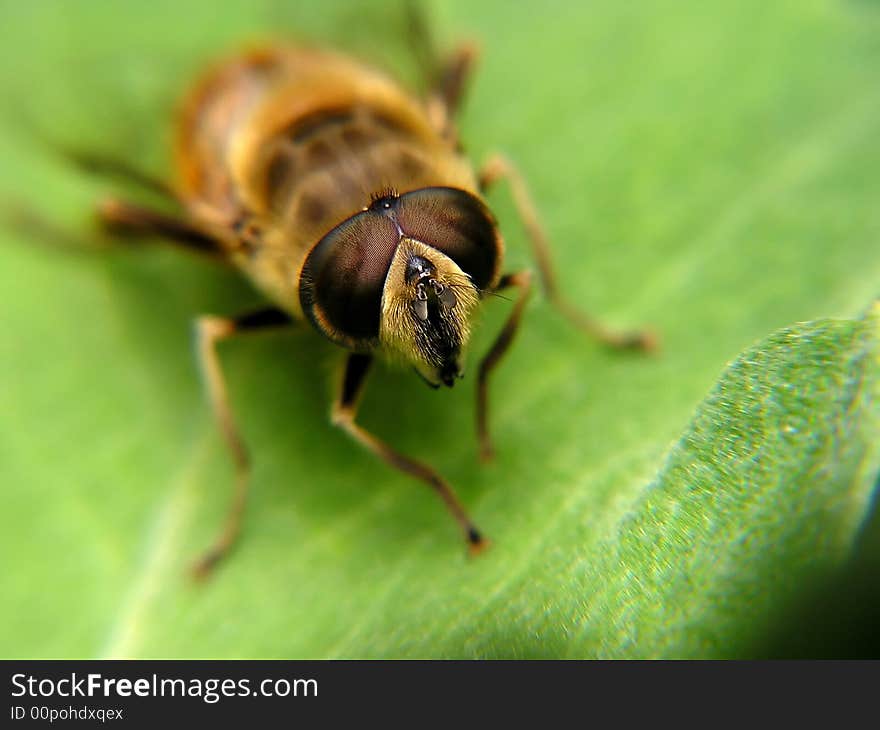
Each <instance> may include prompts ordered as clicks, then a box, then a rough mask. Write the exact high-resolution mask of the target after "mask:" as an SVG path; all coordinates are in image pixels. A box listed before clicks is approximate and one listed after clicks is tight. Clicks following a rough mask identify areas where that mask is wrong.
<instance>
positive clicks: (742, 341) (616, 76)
mask: <svg viewBox="0 0 880 730" xmlns="http://www.w3.org/2000/svg"><path fill="white" fill-rule="evenodd" d="M426 10H427V12H428V15H429V17H430V18H431V20H432V22H433V24H434V27H435V30H436V33H437V36H438V38H439V39H440V40H441V41H442V42H443V43H444V44H446V45H449V46H450V47H451V46H452V45H453V44H454V43H455V42H456V41H457V40H459V39H461V38H470V39H475V40H477V41H478V42H479V43H480V45H481V47H482V50H483V55H482V59H481V62H480V66H479V69H478V73H477V75H476V77H475V78H474V80H473V84H472V85H471V87H470V91H469V94H468V100H467V103H466V106H465V110H464V113H463V116H462V121H461V128H462V137H463V140H464V143H465V145H466V148H467V150H468V151H469V152H470V153H471V154H472V155H473V156H474V158H475V159H476V160H480V159H482V158H484V157H485V156H487V155H488V154H489V153H490V152H492V151H497V150H500V151H503V152H505V153H506V154H507V155H508V156H510V157H511V158H513V159H514V160H516V161H517V162H518V164H519V165H520V166H521V168H522V170H523V171H524V172H525V174H526V175H527V177H528V179H529V181H530V183H531V186H532V188H533V191H534V194H535V197H536V199H537V203H538V205H539V207H540V209H541V211H542V213H543V216H544V219H545V222H546V225H547V228H548V231H549V233H550V235H551V237H552V239H553V242H554V248H555V251H556V258H557V261H558V262H559V268H560V276H561V281H562V285H563V286H564V288H565V290H566V291H567V292H569V293H570V294H571V295H572V296H573V297H574V298H575V299H576V300H577V301H578V302H579V303H581V304H582V306H583V307H584V308H587V309H590V310H591V311H595V312H598V313H601V314H602V315H603V316H605V317H606V318H607V319H608V320H609V321H610V322H612V323H614V324H616V325H619V326H636V325H641V324H650V325H651V326H653V327H655V328H656V329H657V330H658V331H659V332H661V333H662V337H663V349H662V352H661V353H660V354H659V355H657V356H655V357H650V358H640V357H635V356H620V355H615V354H613V353H609V352H606V351H604V350H602V349H601V348H600V347H598V346H597V345H596V344H595V343H593V342H591V341H588V340H586V339H585V338H583V337H582V336H581V335H580V334H579V333H578V332H576V331H574V330H573V329H572V328H571V327H570V326H568V325H567V323H566V322H565V321H564V320H563V319H562V318H560V317H559V316H558V315H557V314H556V313H555V312H554V311H552V309H551V308H550V307H549V306H548V305H547V303H546V301H545V300H543V299H542V297H540V296H536V297H535V298H534V299H533V301H532V302H531V304H530V305H529V308H528V311H527V316H526V319H525V324H524V327H523V329H522V331H521V333H520V336H519V338H518V340H517V342H516V345H515V347H514V349H513V351H512V353H511V355H510V356H509V358H508V359H507V360H506V361H505V362H504V363H503V365H502V367H501V368H500V370H499V371H498V375H497V377H496V378H495V381H494V383H493V388H492V398H493V401H494V410H493V413H492V419H493V430H494V434H495V438H496V441H497V446H498V458H497V460H496V462H495V463H494V464H492V465H490V466H487V467H481V466H479V465H478V463H477V458H476V452H477V449H476V444H475V440H474V438H473V425H472V421H473V402H472V401H473V390H472V387H473V381H472V380H466V381H465V382H463V383H462V384H461V385H460V386H459V387H458V388H455V389H454V390H453V391H452V392H431V391H429V390H428V389H427V388H425V387H424V385H423V384H422V383H421V382H419V381H418V379H417V378H415V377H413V376H412V375H410V374H408V373H398V372H393V371H385V370H380V371H379V372H378V373H377V375H376V377H375V378H374V381H373V382H372V384H371V387H370V388H369V389H368V391H367V395H366V398H365V401H364V404H363V408H362V414H363V422H364V424H365V425H366V426H368V427H370V428H372V429H374V430H375V431H376V432H377V433H378V434H380V435H382V436H383V437H385V438H387V439H388V440H389V441H390V442H391V443H392V444H395V445H397V446H398V447H400V448H401V449H402V450H404V451H405V452H406V453H410V454H412V455H414V456H418V457H421V458H424V459H426V460H429V461H430V462H431V463H432V464H434V465H436V466H437V467H438V469H439V470H440V471H441V472H442V473H443V474H444V475H445V476H447V477H448V478H449V480H450V481H451V482H452V483H453V484H454V485H455V486H456V488H457V489H458V490H459V493H460V494H461V496H462V498H463V500H464V502H465V503H466V504H467V505H468V506H469V509H470V510H471V512H472V514H473V515H474V517H475V519H476V520H477V521H478V522H479V523H480V524H481V525H482V526H483V527H484V529H485V530H486V531H487V533H488V534H489V535H490V536H491V538H492V539H493V542H494V545H493V548H492V550H491V551H489V552H488V553H487V554H485V555H484V556H482V557H480V558H479V559H476V560H468V559H467V558H466V557H465V555H464V554H463V553H464V551H463V549H462V546H461V544H460V540H459V536H458V534H457V532H456V529H455V527H454V525H453V523H452V521H451V520H449V518H448V517H447V515H446V514H445V513H444V511H443V510H442V508H441V506H440V505H439V504H438V503H437V500H436V498H435V497H434V496H433V495H431V494H429V493H428V491H427V490H425V489H424V488H423V487H422V486H421V485H418V484H415V483H414V482H412V481H410V480H409V479H407V478H406V477H404V476H401V475H398V474H396V473H392V472H390V471H389V469H388V468H387V467H386V466H385V465H383V464H381V463H378V462H376V461H375V460H373V459H372V458H370V457H369V456H368V455H367V454H364V453H362V452H360V451H359V450H358V449H357V448H356V447H355V446H354V445H352V444H350V443H349V442H348V441H347V440H346V438H345V437H344V436H343V435H342V434H341V433H338V432H336V431H335V430H334V429H333V428H332V427H331V426H330V425H329V423H328V419H327V413H328V407H329V399H330V396H331V390H332V388H331V383H332V377H333V375H334V373H335V372H336V367H337V365H338V361H339V353H338V352H337V351H335V350H334V348H333V347H332V346H330V345H329V344H326V343H324V342H322V341H320V339H319V338H318V337H317V336H314V335H312V334H310V333H304V334H298V335H277V336H276V335H273V336H265V337H254V338H250V339H247V340H243V341H237V342H233V343H229V344H227V345H224V346H223V348H222V357H223V361H224V365H225V368H226V372H227V374H228V378H229V386H230V390H231V394H232V400H233V404H234V407H235V409H236V411H237V413H238V416H239V422H240V424H241V427H242V429H243V431H244V434H245V437H246V439H247V441H248V443H249V444H250V446H251V449H252V453H253V455H254V461H255V468H254V474H253V486H254V488H253V496H252V500H251V502H250V505H249V508H248V512H247V518H246V524H245V535H244V538H243V540H242V542H241V544H240V547H239V549H238V550H237V552H236V553H235V554H234V556H233V557H232V558H231V559H230V560H229V561H228V563H227V564H225V565H224V566H223V567H222V569H221V570H220V571H219V572H218V574H217V575H216V576H215V577H214V579H213V580H212V581H211V582H209V583H208V584H206V585H202V586H194V585H192V584H190V583H189V582H188V581H187V580H186V577H185V570H186V567H187V566H188V564H189V561H190V560H191V559H192V558H193V556H195V555H196V554H197V553H198V552H199V551H200V550H201V549H202V548H203V547H204V546H205V545H206V544H207V543H208V541H209V540H210V538H211V536H212V535H213V534H214V531H215V529H216V527H217V525H218V524H219V523H220V520H221V518H222V515H223V514H224V510H225V506H226V502H227V498H228V495H229V493H230V490H231V487H232V482H233V480H232V470H231V467H230V464H229V460H228V457H227V454H226V452H225V449H224V447H223V444H222V442H221V439H220V437H219V435H218V434H217V433H216V431H215V428H214V425H213V423H212V420H211V417H210V414H209V410H208V406H207V404H206V402H205V399H204V397H203V395H202V390H201V385H200V383H199V379H198V374H197V369H196V365H195V361H194V358H193V356H192V347H191V321H192V318H193V316H194V315H196V314H198V313H203V312H211V313H217V314H234V313H237V312H239V311H241V310H243V309H245V308H247V307H250V306H252V305H254V304H257V303H258V302H259V301H260V300H259V298H258V297H257V295H256V294H255V293H254V292H253V291H252V290H251V289H250V288H249V287H248V286H247V285H246V284H245V283H243V282H241V281H240V280H239V279H238V278H237V277H235V276H234V275H233V273H232V272H229V271H226V270H224V269H222V268H220V267H217V266H214V265H212V264H210V263H207V262H203V261H200V260H195V259H193V258H191V257H187V256H185V255H181V254H180V253H178V252H176V251H173V250H170V249H168V248H165V247H161V246H156V247H144V248H125V249H122V250H115V251H107V250H103V249H101V247H100V246H96V247H95V251H94V252H89V253H83V252H82V251H79V252H76V251H77V249H78V248H81V247H85V248H88V247H89V246H90V245H91V244H99V243H100V242H101V239H100V236H99V234H98V232H97V230H96V229H95V227H94V225H93V221H92V210H93V207H94V204H95V201H97V200H99V199H100V198H101V197H102V196H105V195H108V194H111V193H117V194H118V193H121V192H124V191H125V189H124V187H123V186H121V185H120V183H119V182H118V181H109V180H102V179H99V178H96V177H90V176H87V175H84V174H83V173H82V172H81V171H78V170H76V169H74V168H73V167H72V166H70V165H69V164H67V163H66V162H65V161H64V160H63V159H61V158H60V156H59V155H58V154H57V153H56V152H55V151H53V150H52V149H51V147H50V146H47V145H46V144H45V143H44V141H42V140H43V139H45V138H48V139H53V140H57V141H59V142H62V143H66V144H71V145H74V146H77V147H79V148H82V149H93V150H96V151H99V152H101V153H103V154H107V155H111V156H116V157H119V158H122V159H126V160H129V161H131V162H132V163H133V164H135V165H136V166H138V167H139V168H141V169H143V170H145V171H147V172H149V173H151V174H154V175H156V176H158V177H167V176H168V174H169V172H170V162H169V161H170V155H169V139H170V119H171V115H172V114H173V110H174V108H175V105H176V104H177V101H178V99H179V98H180V96H181V94H182V93H183V92H184V91H185V90H186V88H187V85H188V83H189V82H190V80H191V79H192V78H193V76H194V75H195V74H197V73H198V71H199V70H200V69H201V68H202V67H203V66H204V64H205V63H207V62H209V61H211V60H212V59H214V58H216V57H217V56H218V55H220V54H224V53H228V52H230V51H234V50H235V49H237V48H239V47H240V46H241V45H242V44H243V43H246V42H250V41H253V40H255V39H261V38H267V37H268V38H272V37H274V38H285V39H294V40H295V39H308V40H311V41H317V42H322V43H327V44H333V45H336V46H340V47H342V48H345V49H348V50H350V51H351V52H353V53H355V54H358V55H360V56H362V57H365V58H367V59H369V60H370V61H372V62H374V63H378V64H380V65H383V66H385V67H386V68H388V69H389V70H391V71H392V72H394V73H396V74H398V75H399V76H400V77H401V78H402V79H404V80H405V81H407V82H416V81H417V74H416V73H415V67H414V64H413V62H412V59H411V58H410V56H409V55H408V53H407V46H406V42H405V39H404V37H403V35H404V33H405V28H406V25H405V22H404V14H403V11H402V5H401V4H400V3H397V2H393V3H392V2H387V3H385V2H383V3H368V2H354V1H352V2H348V1H346V2H341V1H333V2H329V1H328V2H324V3H320V4H313V3H308V4H307V3H297V2H291V1H284V2H282V1H280V0H275V1H273V2H268V1H264V2H255V1H254V0H247V1H245V0H241V1H235V2H232V1H230V2H224V3H222V5H219V4H217V3H216V2H208V1H207V0H194V1H191V2H187V3H180V2H170V0H157V1H156V2H152V3H149V4H147V3H139V2H133V1H131V2H115V1H114V2H111V1H110V0H81V1H80V2H75V3H73V2H61V1H60V0H59V1H58V2H49V1H48V0H46V1H43V2H33V3H17V2H12V0H4V1H3V2H2V3H0V41H2V42H0V54H3V55H2V63H0V99H2V106H0V201H2V203H3V208H4V210H5V211H7V212H8V211H9V210H21V209H24V208H26V209H28V210H31V211H35V212H37V213H39V215H40V216H42V217H43V218H44V219H45V220H46V221H48V222H49V224H51V226H52V227H53V229H55V230H57V231H61V232H63V235H64V236H66V237H68V238H69V239H70V241H71V245H70V249H69V250H66V248H65V246H60V247H59V246H55V245H47V244H46V242H44V241H40V240H37V239H38V237H36V236H34V235H33V234H29V233H28V232H27V231H24V230H21V229H20V228H15V227H9V226H6V227H4V228H3V230H2V231H0V291H2V292H3V307H2V308H3V315H2V318H0V322H2V332H3V334H2V337H0V488H2V494H3V509H2V511H0V554H2V556H3V571H2V576H0V594H2V596H3V598H4V601H3V606H4V608H3V609H2V611H3V615H2V620H0V655H2V656H4V657H92V656H98V657H296V658H299V657H570V658H578V657H743V656H748V657H751V656H780V655H784V656H790V655H806V656H828V655H833V656H837V655H845V656H851V655H876V654H877V648H878V647H877V643H876V639H875V640H874V641H873V643H871V642H870V641H869V640H868V639H869V636H870V634H869V633H868V632H867V631H866V627H870V626H871V625H872V620H873V618H874V615H875V613H874V612H875V609H876V608H877V606H878V600H877V594H876V589H874V588H873V586H874V585H876V584H877V581H876V575H877V574H876V572H874V571H873V566H874V565H876V561H877V559H878V557H880V541H878V539H877V534H878V533H877V530H876V526H875V523H874V522H871V518H870V515H871V509H872V506H871V505H872V494H873V493H874V491H875V487H874V484H875V481H876V478H877V473H878V466H880V451H878V444H880V439H878V436H880V411H878V401H877V395H878V386H877V383H878V380H877V378H878V358H877V333H878V329H877V325H878V320H877V316H876V314H874V313H871V312H869V314H867V315H865V316H863V313H864V312H866V311H869V309H870V305H871V302H872V300H873V299H874V297H875V296H876V295H877V293H878V282H880V248H878V242H880V205H878V204H877V201H878V200H880V173H878V170H880V145H878V144H877V140H878V139H880V86H878V79H880V5H878V4H877V3H874V2H867V1H864V0H863V1H861V2H860V1H857V0H848V1H842V0H841V1H832V0H822V1H818V0H790V1H786V0H776V1H774V2H764V1H759V0H718V1H717V2H713V3H702V2H696V1H693V2H668V1H662V0H644V1H643V2H639V3H618V2H613V1H612V0H595V1H593V2H583V3H574V2H554V1H553V0H547V1H545V2H541V3H525V2H524V3H509V2H501V1H500V0H492V1H489V2H481V3H475V2H464V1H463V0H449V1H445V0H444V1H443V2H440V1H437V2H430V3H427V4H426ZM129 194H130V195H131V194H133V193H132V192H131V191H129ZM490 202H491V204H492V206H493V208H494V209H495V211H496V213H497V215H498V217H499V219H500V222H501V225H502V228H503V230H504V233H505V236H506V239H507V243H508V250H509V268H510V269H514V268H519V267H522V266H526V265H529V263H530V262H529V257H528V255H527V246H526V242H525V239H524V235H523V232H522V229H521V228H520V226H519V224H518V221H517V219H516V216H515V214H514V210H513V207H512V205H511V202H510V198H509V195H508V193H507V191H506V190H505V189H503V188H499V189H498V190H496V191H493V192H492V194H491V196H490ZM7 217H8V216H7ZM509 306H510V305H509V303H508V302H505V301H503V300H497V301H491V302H489V303H488V305H487V307H486V313H485V316H484V317H483V324H482V326H481V327H480V329H479V330H478V332H477V334H476V337H475V342H474V350H473V352H472V355H471V360H470V362H471V363H473V361H474V359H475V356H476V355H475V354H474V353H480V352H482V351H485V349H486V348H487V346H488V344H489V343H490V342H491V340H492V337H493V335H494V332H495V331H496V330H497V328H498V327H499V326H500V324H501V322H502V321H503V318H504V316H505V313H506V311H507V310H508V308H509ZM796 323H802V324H796ZM774 333H775V334H774ZM732 361H735V362H734V364H733V365H732V366H731V367H730V368H727V365H728V364H729V363H731V362H732ZM818 597H821V598H818Z"/></svg>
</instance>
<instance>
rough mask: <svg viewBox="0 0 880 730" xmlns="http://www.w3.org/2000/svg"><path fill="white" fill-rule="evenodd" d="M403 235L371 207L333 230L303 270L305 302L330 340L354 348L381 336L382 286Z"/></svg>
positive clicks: (318, 246) (302, 296)
mask: <svg viewBox="0 0 880 730" xmlns="http://www.w3.org/2000/svg"><path fill="white" fill-rule="evenodd" d="M399 241H400V234H399V232H398V230H397V226H395V224H394V222H393V221H391V220H390V219H389V218H387V217H386V216H384V215H381V214H380V213H377V212H374V211H371V210H367V211H364V212H362V213H358V214H357V215H354V216H352V217H351V218H349V219H348V220H346V221H344V222H343V223H341V224H340V225H338V226H336V228H334V229H333V230H332V231H330V232H329V233H328V234H327V235H326V236H324V238H322V239H321V241H320V242H319V243H318V245H317V246H315V247H314V248H313V249H312V251H311V253H310V254H309V256H308V258H307V259H306V262H305V265H304V267H303V271H302V277H301V280H300V290H299V291H300V303H301V304H302V308H303V311H304V312H305V314H306V316H308V317H309V319H310V320H311V321H312V323H313V324H314V325H315V326H316V327H317V328H318V330H319V331H320V332H323V333H324V334H325V335H326V336H327V337H328V338H329V339H330V340H332V341H333V342H336V343H337V344H339V345H342V346H344V347H349V348H352V349H360V348H367V347H369V346H370V345H372V344H374V343H375V341H376V339H377V338H378V337H379V320H380V316H381V309H382V289H383V287H384V285H385V278H386V276H387V275H388V269H389V267H390V266H391V260H392V258H393V257H394V252H395V251H396V249H397V245H398V243H399Z"/></svg>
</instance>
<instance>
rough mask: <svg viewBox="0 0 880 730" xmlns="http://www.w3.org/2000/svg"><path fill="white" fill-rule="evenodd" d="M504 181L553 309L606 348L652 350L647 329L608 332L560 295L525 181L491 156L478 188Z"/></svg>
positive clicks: (653, 339) (654, 341) (500, 159)
mask: <svg viewBox="0 0 880 730" xmlns="http://www.w3.org/2000/svg"><path fill="white" fill-rule="evenodd" d="M505 178H506V179H507V180H508V181H509V183H510V191H511V194H512V195H513V202H514V204H515V205H516V209H517V212H518V213H519V217H520V220H521V221H522V223H523V226H524V227H525V229H526V233H527V234H528V238H529V241H530V242H531V245H532V253H533V255H534V257H535V261H536V263H537V265H538V272H539V273H540V276H541V284H542V286H543V288H544V292H545V293H546V295H547V298H548V299H549V300H550V302H551V303H552V304H553V306H555V307H556V308H557V309H558V310H559V311H560V312H561V313H562V314H563V315H564V316H565V317H567V318H568V319H569V321H571V322H572V323H573V324H574V325H575V326H576V327H578V328H579V329H581V330H583V331H584V332H586V333H587V334H589V335H591V336H592V337H595V338H596V339H597V340H599V341H600V342H601V343H602V344H604V345H607V346H608V347H614V348H619V349H629V350H653V349H655V348H656V347H657V336H656V335H655V334H654V333H653V332H651V331H648V330H638V331H631V332H618V331H615V330H613V329H610V328H608V327H607V326H606V325H605V324H603V323H602V322H601V321H600V320H598V319H596V318H595V317H593V316H591V315H590V314H587V313H586V312H583V311H581V310H580V309H579V308H578V307H576V306H575V305H574V304H572V303H571V302H570V301H569V300H568V299H567V298H566V297H565V296H563V295H562V294H561V293H560V291H559V287H558V285H557V280H556V272H555V270H554V268H553V262H552V259H551V256H550V245H549V242H548V240H547V234H546V233H545V232H544V228H543V226H542V225H541V222H540V219H539V217H538V212H537V210H536V209H535V205H534V203H533V202H532V197H531V195H530V194H529V190H528V187H527V186H526V182H525V179H524V178H523V176H522V175H521V174H520V172H519V170H517V168H516V167H514V165H513V164H512V163H511V162H510V161H509V160H507V159H506V158H505V157H502V156H501V155H494V156H492V157H491V158H490V159H489V160H488V161H487V162H486V164H485V165H484V166H483V168H482V170H481V171H480V188H481V189H482V190H487V189H488V188H489V187H490V186H491V185H492V184H493V183H495V182H497V181H498V180H501V179H505Z"/></svg>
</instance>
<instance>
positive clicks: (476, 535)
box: [331, 353, 489, 554]
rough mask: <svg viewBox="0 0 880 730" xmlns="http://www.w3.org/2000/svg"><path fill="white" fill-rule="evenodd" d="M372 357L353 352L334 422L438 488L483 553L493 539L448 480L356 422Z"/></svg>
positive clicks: (470, 543) (469, 538) (474, 549)
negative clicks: (474, 519) (482, 532)
mask: <svg viewBox="0 0 880 730" xmlns="http://www.w3.org/2000/svg"><path fill="white" fill-rule="evenodd" d="M372 360H373V358H372V357H371V356H370V355H362V354H358V353H353V354H350V355H349V356H348V360H347V361H346V364H345V375H344V377H343V379H342V385H341V388H340V393H339V397H338V399H337V400H336V402H335V403H334V404H333V410H332V414H331V419H332V421H333V424H334V425H336V426H339V427H340V428H341V429H342V430H343V431H345V432H346V433H347V434H348V435H349V436H351V437H352V438H353V439H354V440H355V441H357V442H358V443H359V444H360V445H361V446H363V447H365V448H366V449H367V450H368V451H371V452H373V453H374V454H375V455H376V456H378V457H379V458H380V459H382V460H383V461H384V462H385V463H387V464H388V465H390V466H392V467H393V468H395V469H398V470H399V471H402V472H404V473H405V474H409V475H410V476H412V477H415V478H416V479H419V480H421V481H422V482H424V483H425V484H427V485H428V486H429V487H431V489H433V490H434V491H436V492H437V493H438V494H439V495H440V498H441V499H442V500H443V502H444V503H445V504H446V507H447V509H448V510H449V511H450V512H451V513H452V516H453V517H454V518H455V520H456V522H458V524H459V526H460V527H461V529H462V532H463V533H464V536H465V540H467V543H468V547H469V549H470V551H471V553H472V554H475V553H478V552H480V551H481V550H483V549H484V548H485V547H487V546H488V544H489V541H488V540H487V539H486V538H484V537H483V536H482V534H481V533H480V531H479V530H478V529H477V527H476V526H475V525H474V523H473V522H472V521H471V518H470V517H468V515H467V512H465V510H464V507H462V506H461V503H460V502H459V501H458V497H456V496H455V492H454V491H453V490H452V487H451V486H450V485H449V484H448V483H447V482H446V480H444V479H443V477H441V476H440V475H439V474H438V473H437V472H436V471H434V470H433V469H432V468H431V467H429V466H427V465H425V464H422V463H421V462H418V461H415V460H414V459H410V458H409V457H407V456H404V455H403V454H401V453H399V452H397V451H395V450H394V449H392V448H391V447H390V446H389V445H388V444H386V443H385V442H384V441H382V440H380V439H378V438H377V437H376V436H374V435H373V434H372V433H370V432H369V431H367V430H366V429H364V428H363V427H361V426H360V425H358V424H357V423H355V418H356V417H357V410H358V405H359V402H360V397H361V395H362V393H363V390H364V383H365V382H366V378H367V375H368V373H369V370H370V365H371V363H372Z"/></svg>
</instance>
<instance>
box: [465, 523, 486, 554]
mask: <svg viewBox="0 0 880 730" xmlns="http://www.w3.org/2000/svg"><path fill="white" fill-rule="evenodd" d="M467 541H468V552H469V553H470V554H471V555H479V554H480V553H481V552H483V551H484V550H485V549H486V548H487V547H489V545H491V543H490V542H489V540H487V539H486V538H485V537H483V536H482V535H481V534H480V532H479V530H477V528H476V527H470V528H468V532H467Z"/></svg>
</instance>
